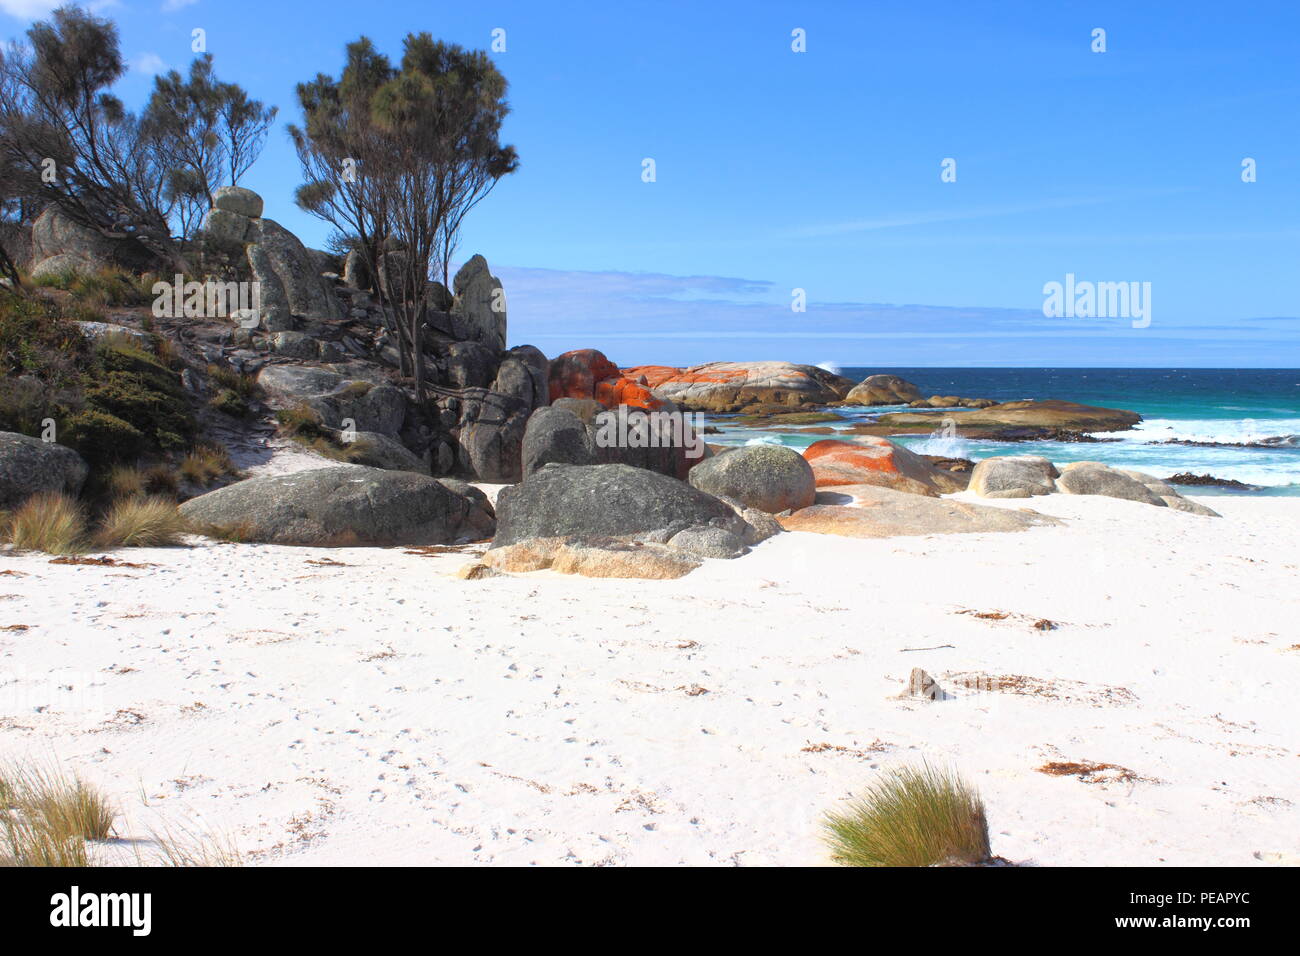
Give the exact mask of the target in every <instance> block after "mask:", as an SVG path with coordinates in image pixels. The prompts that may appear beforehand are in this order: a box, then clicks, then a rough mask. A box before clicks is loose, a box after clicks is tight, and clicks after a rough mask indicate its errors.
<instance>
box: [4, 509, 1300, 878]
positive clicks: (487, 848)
mask: <svg viewBox="0 0 1300 956" xmlns="http://www.w3.org/2000/svg"><path fill="white" fill-rule="evenodd" d="M1202 500H1205V501H1206V502H1207V503H1208V504H1210V505H1212V506H1213V507H1214V508H1216V509H1218V510H1220V511H1222V512H1223V513H1224V515H1225V518H1223V519H1222V520H1216V519H1210V518H1200V517H1196V516H1192V515H1187V514H1181V513H1177V512H1174V511H1171V510H1165V509H1157V508H1152V507H1149V506H1146V505H1140V504H1134V503H1130V502H1126V501H1119V500H1114V499H1109V498H1083V497H1073V496H1065V495H1054V496H1051V497H1049V498H1043V499H1035V500H1034V501H1033V507H1035V508H1036V509H1038V510H1041V511H1043V512H1046V513H1049V514H1053V515H1057V516H1059V517H1062V518H1064V519H1066V520H1067V525H1066V526H1065V527H1060V528H1042V529H1035V530H1032V531H1029V532H1026V533H1023V534H1000V535H952V536H947V537H942V538H895V539H888V540H874V541H865V540H852V539H843V538H833V537H822V536H814V535H808V534H785V535H781V536H779V537H777V538H775V539H773V540H771V541H768V542H766V543H764V544H762V545H760V546H759V547H758V548H757V549H756V550H755V551H754V553H753V554H751V555H749V556H748V557H745V558H742V559H739V560H736V561H730V562H728V561H710V562H708V563H706V565H705V567H703V568H701V569H700V570H698V571H696V572H694V573H692V574H690V575H689V576H687V577H685V578H683V579H681V580H677V581H617V580H593V579H584V578H570V577H563V576H558V575H554V574H552V573H551V572H539V573H535V574H532V575H524V576H517V577H503V578H493V579H487V580H480V581H463V580H459V579H456V578H454V577H452V576H451V575H452V572H453V571H454V570H455V569H456V568H457V567H458V566H460V565H461V564H463V563H464V562H465V561H466V560H467V554H466V553H460V554H455V553H452V554H445V553H444V554H432V555H430V554H421V553H409V552H408V551H406V550H404V549H401V548H394V549H341V550H334V551H318V550H313V549H307V548H290V547H274V546H263V545H232V544H216V543H211V542H202V543H200V544H198V546H196V547H193V548H183V549H171V550H163V549H155V550H138V551H136V550H132V551H121V552H118V553H117V554H116V555H115V557H116V558H117V559H118V560H120V561H130V562H136V563H142V564H145V565H147V566H146V567H140V568H130V567H90V566H64V565H53V564H51V563H50V561H49V558H48V557H46V556H35V555H13V554H9V553H0V628H12V627H13V626H15V625H26V626H27V628H26V629H25V630H17V629H4V630H0V756H3V757H5V758H9V759H14V758H24V757H30V758H35V759H38V760H41V759H44V760H47V761H48V760H49V759H53V758H57V759H58V760H59V761H61V762H62V763H63V764H64V765H66V766H68V767H70V768H72V769H75V770H76V771H78V772H79V773H81V774H83V775H84V776H85V777H86V778H87V779H89V780H92V781H94V782H96V783H98V784H100V785H101V786H102V787H103V788H104V789H105V790H106V791H108V792H109V793H111V794H113V795H114V797H115V798H116V799H117V801H118V804H119V806H120V808H121V810H122V812H123V818H122V820H120V821H119V824H118V830H119V834H120V835H122V836H124V837H129V838H137V837H142V836H145V835H147V833H148V831H149V830H150V829H151V828H157V827H159V826H168V827H176V826H184V827H186V828H190V829H202V830H207V831H211V832H216V833H220V834H222V835H224V836H226V837H228V838H230V839H232V840H233V841H234V842H235V843H237V844H238V846H239V848H240V849H241V850H242V851H244V853H245V854H246V858H247V862H249V863H265V864H334V863H340V864H341V863H358V862H359V863H369V864H374V863H378V864H426V863H444V864H470V863H498V864H528V863H539V864H579V863H580V864H678V863H683V864H726V865H730V864H740V865H763V864H822V863H825V862H826V854H825V851H824V849H823V846H822V843H821V840H820V835H819V818H820V817H821V815H822V813H823V812H824V811H826V810H827V809H829V808H831V807H834V806H835V805H836V803H837V801H839V800H841V799H842V798H844V797H845V796H847V795H849V794H851V793H852V792H854V791H855V790H857V789H859V788H860V787H861V786H862V785H863V784H864V783H866V782H867V781H868V780H870V779H871V778H872V776H873V774H874V773H875V772H876V770H877V768H882V767H888V766H890V765H892V764H895V763H900V762H916V761H920V760H921V759H923V758H925V759H928V760H930V761H932V762H935V763H939V764H947V765H951V766H953V767H955V768H957V769H959V770H960V771H961V772H962V773H963V774H965V775H966V776H967V777H968V778H969V779H970V780H971V781H972V782H973V783H975V784H976V785H977V786H978V787H979V789H980V790H981V792H982V793H983V795H984V798H985V801H986V803H987V805H988V810H989V819H990V829H991V833H992V842H993V849H994V851H995V852H996V853H1000V854H1001V855H1003V856H1005V857H1008V858H1010V859H1012V860H1016V861H1024V862H1032V863H1035V864H1040V865H1054V864H1106V865H1122V864H1171V865H1242V864H1257V863H1272V864H1277V863H1283V864H1287V863H1289V864H1297V863H1300V808H1298V807H1297V806H1296V803H1295V802H1296V801H1300V794H1297V788H1296V780H1297V778H1298V775H1297V767H1298V766H1300V762H1298V759H1297V758H1298V757H1300V730H1297V722H1296V720H1295V713H1294V708H1295V705H1294V701H1293V699H1292V693H1293V691H1294V688H1295V687H1296V686H1297V678H1298V677H1300V623H1297V622H1300V587H1297V582H1298V581H1300V499H1280V498H1273V499H1253V500H1247V499H1235V498H1221V497H1216V498H1213V499H1202ZM984 503H986V504H987V503H990V502H984ZM994 503H996V502H994ZM1000 504H1001V506H1004V507H1020V506H1023V505H1024V504H1025V503H1024V502H1001V503H1000ZM196 540H197V539H196ZM969 612H977V613H986V612H998V613H999V614H1000V613H1003V612H1005V614H1006V615H1007V616H1005V617H1001V618H998V617H985V618H981V617H977V616H976V615H975V614H974V613H969ZM1042 619H1047V620H1049V621H1051V622H1054V623H1056V624H1057V627H1056V628H1055V629H1039V628H1038V627H1035V622H1037V621H1039V620H1042ZM936 645H952V646H950V647H939V648H937V649H933V650H909V649H910V648H929V647H935V646H936ZM914 666H921V667H924V668H925V669H926V670H927V671H929V672H930V673H931V674H933V675H935V676H936V677H937V678H938V680H939V682H940V684H941V685H942V686H944V687H945V688H947V690H948V691H949V694H950V696H949V698H948V699H946V700H942V701H935V702H928V701H921V700H916V699H907V700H902V699H898V698H897V697H896V696H895V695H897V694H898V692H899V691H900V690H901V689H902V687H903V684H904V681H905V680H906V678H907V676H908V673H909V671H910V669H911V668H912V667H914ZM960 674H967V675H977V677H978V675H994V676H1008V675H1015V677H1016V679H1014V680H1010V681H1007V682H1004V683H1003V684H1001V685H995V688H996V689H991V690H990V689H979V688H980V687H981V686H984V687H987V686H988V685H987V683H985V684H983V685H981V682H980V681H979V680H978V679H975V680H972V681H969V683H972V684H974V685H975V686H974V687H973V688H972V687H966V686H963V684H962V680H961V678H955V677H954V675H960ZM69 687H70V688H71V690H69V689H68V688H69ZM1053 761H1060V762H1085V761H1091V762H1097V763H1104V764H1112V765H1114V766H1115V767H1117V768H1123V769H1122V770H1121V769H1110V770H1105V771H1099V772H1098V773H1096V774H1094V775H1093V776H1092V777H1090V778H1087V779H1084V778H1080V777H1078V776H1068V775H1067V776H1053V775H1048V774H1045V773H1042V772H1039V770H1038V769H1037V768H1039V767H1042V766H1043V765H1044V764H1047V763H1049V762H1053ZM1125 771H1127V772H1125ZM1090 781H1091V782H1090ZM120 849H121V848H119V851H120ZM123 852H124V851H123Z"/></svg>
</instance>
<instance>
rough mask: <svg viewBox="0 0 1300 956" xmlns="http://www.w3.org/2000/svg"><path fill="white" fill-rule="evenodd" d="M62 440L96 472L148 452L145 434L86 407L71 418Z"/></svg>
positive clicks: (112, 417) (65, 427) (99, 411)
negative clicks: (79, 454)
mask: <svg viewBox="0 0 1300 956" xmlns="http://www.w3.org/2000/svg"><path fill="white" fill-rule="evenodd" d="M62 439H63V444H65V445H67V446H69V447H70V448H75V449H76V450H77V451H78V452H80V453H81V457H82V458H85V459H86V461H87V462H89V463H90V465H91V467H92V468H94V469H96V470H99V469H100V468H102V467H103V466H105V465H108V464H110V463H112V462H115V461H121V460H124V459H125V460H130V459H133V458H139V457H140V456H141V455H143V454H144V453H145V452H146V451H148V450H149V440H148V438H146V437H145V434H144V432H142V431H140V429H138V428H136V427H135V426H134V425H132V424H131V423H130V422H126V421H123V420H122V419H120V418H118V417H117V416H116V415H110V414H109V413H107V412H104V411H101V410H99V409H96V408H84V409H82V410H81V411H79V412H76V413H74V414H73V415H71V416H69V418H68V419H67V422H66V424H65V425H64V427H63V431H62Z"/></svg>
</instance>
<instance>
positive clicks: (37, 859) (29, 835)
mask: <svg viewBox="0 0 1300 956" xmlns="http://www.w3.org/2000/svg"><path fill="white" fill-rule="evenodd" d="M0 804H3V807H2V808H0V809H3V811H4V813H3V817H2V818H0V864H4V865H8V866H87V865H89V859H88V854H87V850H86V841H87V840H107V839H108V838H109V835H110V834H111V833H112V831H113V821H114V820H115V819H116V818H117V813H116V811H115V810H114V809H113V807H112V806H111V804H110V803H109V802H108V800H107V799H106V798H105V797H104V795H103V794H102V793H100V792H99V790H98V789H96V788H95V787H93V786H91V785H89V784H87V783H86V782H85V781H83V780H81V779H80V778H79V777H76V776H70V775H68V774H65V773H63V772H61V771H59V770H57V769H46V768H43V767H39V766H31V765H23V766H17V765H13V766H7V767H5V768H3V769H0Z"/></svg>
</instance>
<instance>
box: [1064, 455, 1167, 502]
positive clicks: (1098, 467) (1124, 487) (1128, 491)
mask: <svg viewBox="0 0 1300 956" xmlns="http://www.w3.org/2000/svg"><path fill="white" fill-rule="evenodd" d="M1056 490H1057V491H1060V492H1062V493H1063V494H1067V495H1105V496H1106V497H1108V498H1123V499H1125V500H1127V501H1140V502H1141V503H1142V504H1147V505H1159V506H1161V507H1164V504H1165V503H1164V501H1162V500H1161V499H1160V496H1159V495H1157V494H1155V493H1154V492H1152V491H1151V490H1150V489H1148V488H1147V486H1146V485H1145V484H1143V483H1142V482H1140V481H1138V480H1137V479H1136V478H1130V477H1129V476H1128V475H1126V474H1124V473H1123V472H1121V471H1116V470H1115V469H1113V468H1110V467H1109V466H1107V465H1103V464H1102V463H1101V462H1096V461H1076V462H1071V463H1070V464H1068V465H1066V466H1065V467H1064V468H1062V469H1061V476H1060V477H1059V478H1057V479H1056Z"/></svg>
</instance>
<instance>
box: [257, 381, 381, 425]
mask: <svg viewBox="0 0 1300 956" xmlns="http://www.w3.org/2000/svg"><path fill="white" fill-rule="evenodd" d="M257 383H258V384H259V385H261V386H262V388H263V389H264V390H265V391H266V394H267V397H268V399H269V401H270V403H271V405H272V407H274V408H291V407H293V406H295V405H298V404H302V405H306V406H307V407H308V408H310V409H312V410H313V411H314V412H316V414H317V415H318V416H319V417H320V419H321V423H322V424H324V425H325V426H326V427H327V428H333V429H342V428H345V427H347V423H348V422H349V420H350V422H351V427H352V428H353V429H355V430H356V431H360V432H379V433H380V434H383V435H397V434H398V433H399V432H400V431H401V430H402V424H403V422H404V421H405V418H406V394H405V393H404V392H403V391H402V390H401V389H400V388H397V387H396V386H393V385H382V384H381V385H376V384H374V383H373V382H369V381H365V380H362V379H346V378H344V377H343V376H342V375H339V374H338V373H336V372H331V371H329V370H328V369H323V368H315V367H313V366H309V365H268V366H267V367H266V368H264V369H262V371H261V372H260V373H259V374H258V377H257Z"/></svg>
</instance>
